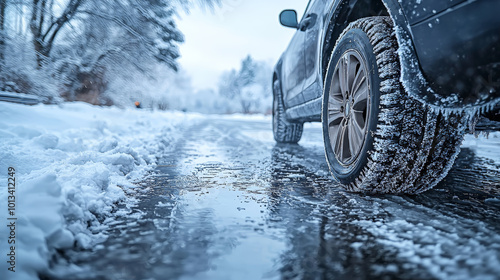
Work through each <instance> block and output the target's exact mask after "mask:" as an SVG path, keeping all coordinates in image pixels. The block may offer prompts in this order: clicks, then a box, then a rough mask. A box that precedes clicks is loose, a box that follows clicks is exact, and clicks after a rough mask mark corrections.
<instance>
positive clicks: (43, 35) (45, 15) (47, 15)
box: [30, 0, 85, 67]
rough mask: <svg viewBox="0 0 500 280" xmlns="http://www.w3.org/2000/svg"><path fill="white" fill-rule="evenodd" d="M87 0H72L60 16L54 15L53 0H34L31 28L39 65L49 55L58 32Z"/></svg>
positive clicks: (39, 65) (40, 65)
mask: <svg viewBox="0 0 500 280" xmlns="http://www.w3.org/2000/svg"><path fill="white" fill-rule="evenodd" d="M84 2H85V0H70V1H69V2H68V3H67V5H66V7H64V9H63V12H62V13H61V15H60V16H59V17H55V16H54V11H53V5H54V1H51V0H49V1H48V0H33V3H32V6H31V20H30V30H31V34H32V35H33V46H34V48H35V52H36V57H37V63H38V67H42V65H43V62H44V61H45V60H46V59H47V58H48V57H49V55H50V52H51V50H52V47H53V45H54V41H55V39H56V37H57V34H58V33H59V32H60V31H61V29H62V28H63V27H64V26H65V25H67V24H68V23H69V22H70V21H71V20H72V19H73V17H74V16H75V14H76V13H77V11H78V8H79V7H80V6H81V5H82V4H83V3H84Z"/></svg>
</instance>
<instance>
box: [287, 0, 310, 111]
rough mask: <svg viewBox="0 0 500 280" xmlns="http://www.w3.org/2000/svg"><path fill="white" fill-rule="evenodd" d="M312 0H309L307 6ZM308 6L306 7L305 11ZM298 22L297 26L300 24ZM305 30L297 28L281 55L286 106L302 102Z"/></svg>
mask: <svg viewBox="0 0 500 280" xmlns="http://www.w3.org/2000/svg"><path fill="white" fill-rule="evenodd" d="M312 1H313V0H311V1H309V4H308V7H309V5H310V4H311V2H312ZM307 9H308V8H306V11H307ZM301 23H302V21H301ZM301 23H299V26H301ZM305 36H306V32H304V31H301V30H300V28H299V29H297V31H296V32H295V34H294V35H293V37H292V40H291V41H290V44H289V45H288V48H287V50H286V51H285V53H284V54H283V57H282V61H283V64H282V68H281V71H282V80H281V86H282V91H283V102H284V103H285V106H286V107H287V108H290V107H293V106H296V105H299V104H302V103H304V96H303V95H302V90H303V88H304V79H305V58H304V41H305Z"/></svg>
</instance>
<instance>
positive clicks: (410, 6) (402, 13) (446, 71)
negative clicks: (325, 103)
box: [274, 0, 500, 122]
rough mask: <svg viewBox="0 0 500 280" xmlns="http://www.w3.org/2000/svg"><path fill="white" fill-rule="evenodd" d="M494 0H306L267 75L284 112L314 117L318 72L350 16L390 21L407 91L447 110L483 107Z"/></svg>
mask: <svg viewBox="0 0 500 280" xmlns="http://www.w3.org/2000/svg"><path fill="white" fill-rule="evenodd" d="M498 11H500V1H499V0H476V1H474V0H469V1H466V0H399V1H398V0H311V1H309V4H308V6H307V8H306V11H305V13H304V16H303V17H302V19H301V21H300V22H299V23H298V28H297V32H296V33H295V35H294V36H293V38H292V40H291V42H290V44H289V46H288V48H287V50H286V51H285V52H284V53H283V55H282V56H281V58H280V59H279V61H278V63H277V65H276V67H275V71H274V80H278V81H279V82H280V83H281V89H282V93H283V104H284V107H285V109H286V117H287V119H289V120H297V121H301V122H303V121H321V106H322V103H321V102H322V101H321V100H322V94H323V85H324V77H325V74H326V69H327V66H328V62H329V58H330V55H331V53H332V50H333V48H334V46H335V43H336V40H337V39H338V38H339V36H340V34H341V33H342V31H343V30H344V29H345V28H346V27H347V26H348V25H349V23H350V22H353V21H355V20H357V19H360V18H364V17H369V16H381V15H389V16H390V17H391V19H392V20H393V22H394V26H395V27H394V32H395V33H396V38H397V40H398V44H399V46H400V48H399V51H398V53H399V59H400V64H401V82H402V83H403V85H404V88H405V90H406V91H407V92H408V94H409V95H410V96H412V97H414V98H416V99H418V100H420V101H422V102H425V103H426V104H429V105H431V106H436V107H438V108H446V109H450V110H463V109H471V110H476V111H485V110H486V109H491V107H492V106H494V105H495V104H496V103H498V101H499V100H500V15H498Z"/></svg>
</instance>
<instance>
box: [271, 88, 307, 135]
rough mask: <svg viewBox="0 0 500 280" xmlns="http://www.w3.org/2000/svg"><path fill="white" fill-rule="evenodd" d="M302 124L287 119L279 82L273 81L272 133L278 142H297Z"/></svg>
mask: <svg viewBox="0 0 500 280" xmlns="http://www.w3.org/2000/svg"><path fill="white" fill-rule="evenodd" d="M303 128H304V124H303V123H301V122H291V121H288V120H287V118H286V115H285V107H284V105H283V97H282V93H281V87H280V82H279V81H278V80H276V81H274V83H273V135H274V139H275V140H276V142H278V143H297V142H299V141H300V138H301V137H302V131H303Z"/></svg>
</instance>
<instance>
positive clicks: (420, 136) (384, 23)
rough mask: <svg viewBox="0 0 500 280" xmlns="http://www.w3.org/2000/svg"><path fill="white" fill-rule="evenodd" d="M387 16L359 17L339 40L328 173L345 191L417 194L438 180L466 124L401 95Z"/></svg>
mask: <svg viewBox="0 0 500 280" xmlns="http://www.w3.org/2000/svg"><path fill="white" fill-rule="evenodd" d="M397 49H398V44H397V40H396V38H395V35H394V33H393V27H392V21H391V19H390V18H389V17H370V18H363V19H360V20H357V21H355V22H353V23H351V24H350V25H349V26H348V27H347V28H346V29H345V30H344V32H343V33H342V34H341V36H340V37H339V39H338V41H337V43H336V46H335V48H334V50H333V53H332V54H331V57H330V63H329V66H328V69H327V75H326V79H325V87H324V92H323V109H322V123H323V139H324V142H325V153H326V158H327V162H328V165H329V167H330V171H331V172H332V174H333V175H334V177H335V178H336V179H337V180H338V181H339V182H340V183H341V184H342V185H343V186H344V187H345V188H346V189H347V190H350V191H361V192H371V193H411V194H414V193H420V192H423V191H426V190H428V189H430V188H432V187H434V186H436V185H437V183H438V182H439V181H440V180H441V179H443V178H444V177H445V176H446V174H447V173H448V171H449V169H450V168H451V166H452V164H453V162H454V160H455V158H456V156H457V155H458V153H459V150H460V144H461V142H462V139H463V135H464V132H465V128H466V125H465V123H466V120H465V118H464V117H463V116H462V115H460V114H452V113H450V114H447V115H444V114H442V113H440V112H439V111H436V110H433V109H432V108H431V107H429V106H427V105H424V104H422V103H420V102H418V101H417V100H415V99H413V98H411V97H409V96H408V94H406V92H405V90H404V88H403V86H402V84H401V82H400V64H399V57H398V54H397Z"/></svg>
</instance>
